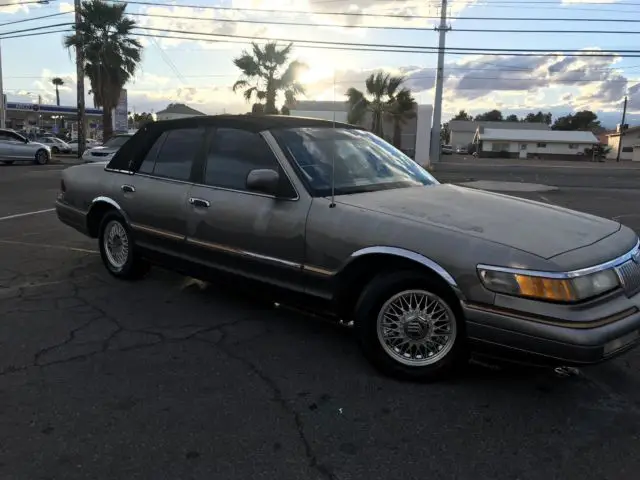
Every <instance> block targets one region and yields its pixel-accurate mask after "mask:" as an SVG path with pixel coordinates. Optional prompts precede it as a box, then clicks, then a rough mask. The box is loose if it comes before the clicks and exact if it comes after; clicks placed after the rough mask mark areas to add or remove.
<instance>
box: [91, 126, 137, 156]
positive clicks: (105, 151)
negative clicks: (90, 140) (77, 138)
mask: <svg viewBox="0 0 640 480" xmlns="http://www.w3.org/2000/svg"><path fill="white" fill-rule="evenodd" d="M132 136H133V134H130V133H123V134H119V135H114V136H113V137H111V138H110V139H109V140H107V141H106V142H105V143H104V144H102V145H99V146H96V147H92V148H87V149H86V150H85V151H84V153H83V154H82V159H83V160H84V161H85V162H104V161H105V160H111V159H112V158H113V156H114V155H115V154H116V152H117V151H118V150H119V149H120V147H122V146H123V145H124V144H125V143H127V141H128V140H129V139H130V138H131V137H132Z"/></svg>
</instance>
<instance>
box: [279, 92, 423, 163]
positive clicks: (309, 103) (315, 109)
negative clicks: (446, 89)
mask: <svg viewBox="0 0 640 480" xmlns="http://www.w3.org/2000/svg"><path fill="white" fill-rule="evenodd" d="M289 114H290V115H293V116H297V117H310V118H321V119H323V120H332V121H336V122H343V123H348V122H347V117H348V114H349V105H348V103H347V102H340V101H335V102H333V101H314V100H299V101H297V102H296V103H295V105H293V106H292V107H291V108H290V110H289ZM432 116H433V107H432V106H431V105H418V106H417V107H416V111H415V115H414V116H413V118H408V119H407V120H406V121H405V123H404V124H403V125H402V134H401V140H400V145H399V147H400V149H401V150H402V151H403V152H405V153H406V154H407V155H409V156H410V157H411V158H413V159H414V160H415V161H416V162H417V163H419V164H420V165H428V164H429V146H430V145H431V118H432ZM360 126H362V127H365V128H367V129H370V128H371V115H370V114H369V115H365V117H364V118H363V119H362V121H361V122H360ZM382 128H383V131H384V137H385V139H386V140H387V141H388V142H390V143H392V141H393V122H392V121H391V120H389V119H384V121H383V124H382Z"/></svg>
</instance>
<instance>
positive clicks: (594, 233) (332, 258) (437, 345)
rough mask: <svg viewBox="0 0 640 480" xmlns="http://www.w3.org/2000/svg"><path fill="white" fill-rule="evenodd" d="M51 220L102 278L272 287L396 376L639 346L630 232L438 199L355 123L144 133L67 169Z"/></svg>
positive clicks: (466, 196) (510, 205)
mask: <svg viewBox="0 0 640 480" xmlns="http://www.w3.org/2000/svg"><path fill="white" fill-rule="evenodd" d="M56 209H57V214H58V217H59V219H60V220H61V221H62V222H64V223H65V224H67V225H69V226H71V227H73V228H75V229H77V230H79V231H80V232H82V233H84V234H85V235H87V236H89V237H91V238H96V239H97V240H98V244H99V248H100V253H101V257H102V261H103V262H104V265H105V267H106V269H107V270H108V272H109V273H111V274H112V275H114V276H115V277H118V278H121V279H138V278H141V277H142V276H144V274H145V272H147V270H148V268H149V265H151V264H156V265H162V266H164V267H169V268H171V269H174V270H176V271H179V272H181V273H185V274H188V275H191V276H194V277H199V278H203V279H205V280H206V279H207V278H208V279H211V278H215V277H220V276H223V275H228V274H230V275H231V276H232V277H233V278H240V279H242V280H243V281H245V280H246V281H249V282H258V284H259V285H261V286H262V287H264V288H265V289H266V288H271V287H273V288H272V289H273V291H274V292H276V291H277V292H279V294H280V295H281V297H280V298H281V299H285V300H281V303H284V302H286V301H288V300H289V299H290V300H291V302H299V304H304V305H306V306H311V307H310V308H313V309H317V311H319V312H320V311H322V312H323V314H326V313H327V312H329V314H331V315H332V316H333V318H335V319H340V320H341V321H345V322H349V323H350V322H353V326H354V331H355V332H356V336H357V338H358V340H359V343H360V345H361V347H362V351H363V353H364V355H365V356H366V357H367V358H368V359H369V360H370V362H371V363H372V364H373V365H375V366H376V367H377V368H378V369H379V370H381V371H382V372H384V373H386V374H389V375H392V376H395V377H398V378H404V379H410V380H434V379H438V378H442V377H443V376H445V375H448V374H451V373H452V372H453V370H454V369H455V368H456V367H457V366H460V365H463V364H464V363H465V362H466V360H467V358H468V356H469V354H472V353H481V354H482V353H484V354H486V355H498V356H500V357H503V358H504V357H507V358H513V359H516V358H517V359H520V357H523V358H525V359H526V360H527V361H532V362H540V363H542V364H544V365H556V366H561V365H582V364H590V363H598V362H601V361H604V360H607V359H610V358H612V357H614V356H616V355H618V354H621V353H623V352H625V351H628V350H629V349H630V348H632V347H634V346H635V345H637V343H638V340H639V338H640V336H639V332H640V250H639V244H638V236H637V235H636V234H635V233H634V232H633V231H632V230H631V229H629V228H627V227H624V226H622V225H621V224H619V223H617V222H614V221H611V220H607V219H604V218H599V217H595V216H592V215H588V214H585V213H580V212H576V211H572V210H567V209H564V208H560V207H557V206H551V205H546V204H542V203H538V202H534V201H530V200H523V199H520V198H514V197H510V196H506V195H502V194H497V193H490V192H486V191H480V190H476V189H470V188H463V187H460V186H455V185H450V184H440V183H439V182H438V181H437V180H436V179H435V178H434V177H433V176H432V175H431V174H430V173H429V172H427V171H426V170H425V169H423V168H422V167H421V166H419V165H418V164H417V163H416V162H414V161H413V160H411V159H410V158H408V157H407V156H406V155H404V154H403V153H402V152H400V151H399V150H398V149H396V148H394V147H393V146H391V145H390V144H388V143H387V142H385V141H384V140H382V139H380V138H379V137H377V136H375V135H373V134H371V133H369V132H367V131H365V130H363V129H361V128H359V127H356V126H353V125H347V124H342V123H337V122H329V121H323V120H317V119H308V118H296V117H287V116H268V115H267V116H252V115H241V116H233V115H220V116H208V117H196V118H188V119H180V120H171V121H164V122H156V123H153V124H149V125H147V126H145V127H144V128H142V129H141V130H140V131H138V132H137V133H136V134H135V136H134V137H132V138H131V140H130V141H128V142H127V143H126V144H125V145H123V147H122V148H121V149H120V150H119V151H118V153H117V154H116V155H115V156H114V157H113V159H111V160H110V161H109V162H108V163H107V162H99V163H95V164H86V165H78V166H73V167H71V168H67V169H66V170H64V171H63V173H62V179H61V185H60V192H59V195H58V198H57V202H56ZM294 299H295V300H294Z"/></svg>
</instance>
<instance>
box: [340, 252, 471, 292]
mask: <svg viewBox="0 0 640 480" xmlns="http://www.w3.org/2000/svg"><path fill="white" fill-rule="evenodd" d="M374 254H383V255H391V256H394V257H400V258H404V259H407V260H411V261H413V262H416V263H419V264H420V265H422V266H424V267H427V268H429V269H430V270H432V271H433V272H435V273H436V274H437V275H438V276H440V278H442V280H444V281H445V282H447V284H448V285H449V286H450V287H451V288H452V289H453V291H454V292H455V294H456V295H457V296H458V298H459V299H460V300H464V295H463V294H462V292H461V291H460V287H459V286H458V283H457V282H456V281H455V279H454V278H453V276H452V275H451V274H450V273H449V272H448V271H447V270H446V269H445V268H444V267H443V266H442V265H440V264H439V263H437V262H435V261H434V260H431V259H430V258H428V257H425V256H424V255H422V254H420V253H416V252H412V251H411V250H405V249H404V248H398V247H386V246H373V247H366V248H363V249H361V250H358V251H356V252H354V253H352V254H351V256H350V257H349V258H348V259H347V260H346V261H345V263H344V264H343V265H342V267H341V268H340V270H339V272H338V273H340V272H342V271H344V269H345V268H346V267H347V266H348V265H349V264H350V263H351V262H353V261H354V260H356V259H358V258H361V257H364V256H366V255H374Z"/></svg>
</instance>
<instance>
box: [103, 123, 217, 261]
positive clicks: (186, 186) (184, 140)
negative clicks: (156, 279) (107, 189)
mask: <svg viewBox="0 0 640 480" xmlns="http://www.w3.org/2000/svg"><path fill="white" fill-rule="evenodd" d="M204 139H205V129H204V128H203V127H192V128H176V129H170V130H165V131H164V132H162V133H160V134H159V135H158V136H157V138H156V139H155V141H154V142H153V143H152V145H151V147H150V148H149V150H148V151H147V152H146V153H144V157H143V159H142V163H141V164H140V166H139V168H138V169H137V171H135V173H134V174H133V175H122V176H121V182H122V183H121V185H116V192H117V195H118V200H117V201H118V202H119V203H120V205H121V206H122V208H123V209H124V211H125V212H126V213H127V215H128V217H129V222H130V226H131V228H132V230H133V235H134V239H135V241H136V243H137V244H138V245H140V246H141V247H142V248H146V249H151V250H155V251H157V252H159V253H163V254H169V255H174V256H175V255H182V254H183V249H182V247H183V243H184V239H185V236H186V228H187V205H188V202H187V199H188V195H189V190H190V188H191V177H192V170H193V168H194V165H195V163H196V162H195V160H196V156H197V155H198V154H199V152H201V150H202V147H203V145H204ZM198 165H199V163H198Z"/></svg>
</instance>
